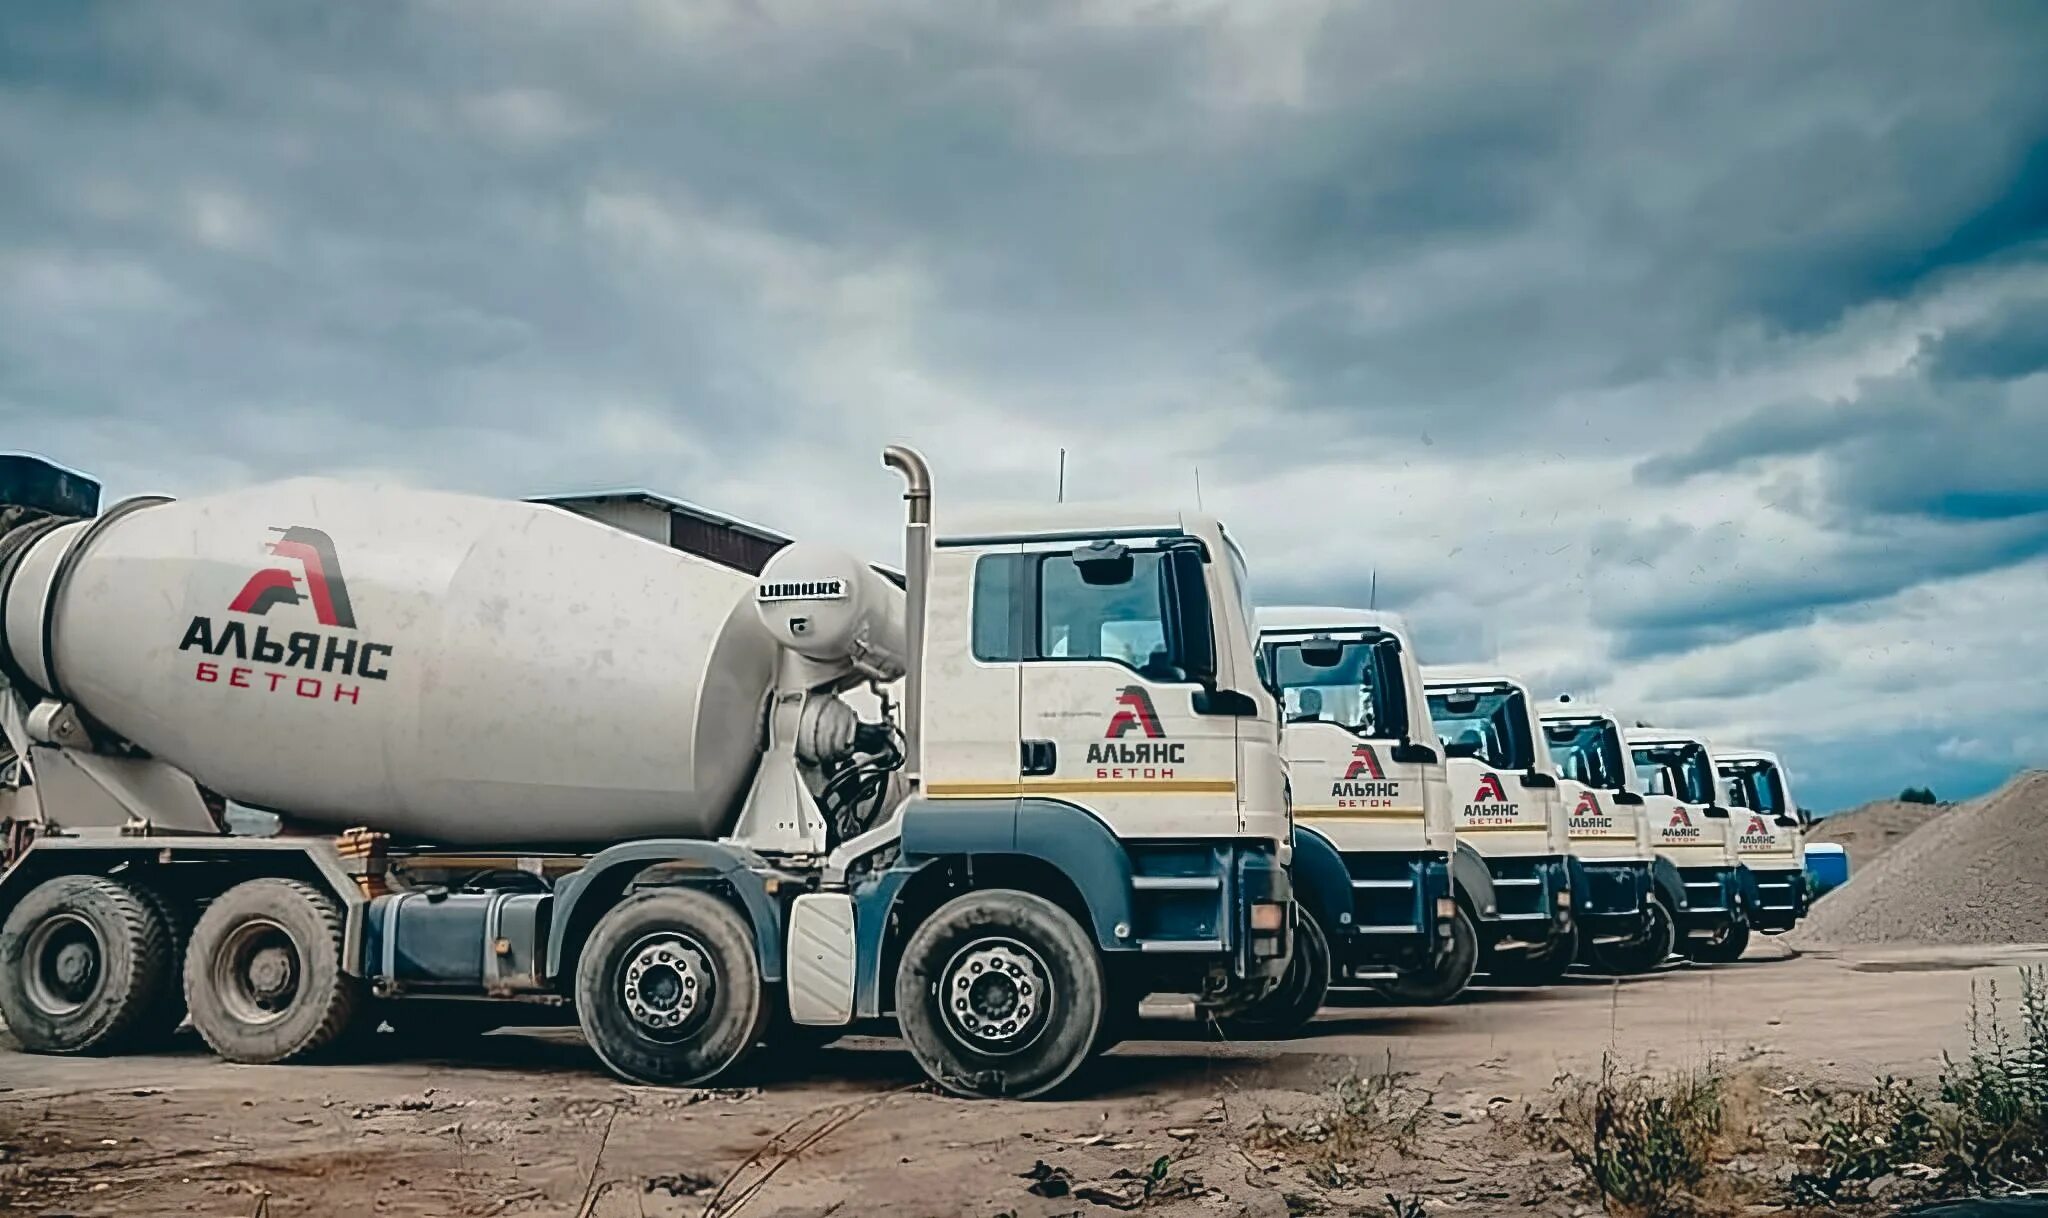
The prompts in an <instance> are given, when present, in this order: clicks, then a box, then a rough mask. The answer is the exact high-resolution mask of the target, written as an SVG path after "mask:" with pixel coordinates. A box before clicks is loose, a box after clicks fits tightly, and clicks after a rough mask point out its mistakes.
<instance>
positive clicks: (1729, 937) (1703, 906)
mask: <svg viewBox="0 0 2048 1218" xmlns="http://www.w3.org/2000/svg"><path fill="white" fill-rule="evenodd" d="M1628 748H1629V761H1630V765H1631V766H1632V767H1633V768H1634V770H1635V773H1636V783H1637V785H1638V786H1639V787H1640V788H1641V789H1642V792H1643V815H1644V817H1645V818H1647V819H1648V821H1649V826H1650V844H1651V845H1652V846H1653V847H1655V848H1656V851H1657V853H1658V854H1660V855H1662V856H1664V857H1665V858H1668V859H1670V860H1671V862H1672V865H1673V866H1675V867H1677V868H1678V874H1679V878H1680V879H1681V881H1682V882H1683V883H1684V885H1685V905H1684V907H1683V908H1681V909H1679V910H1677V911H1676V912H1677V914H1678V950H1679V951H1680V952H1681V953H1682V954H1683V955H1685V956H1687V957H1689V958H1690V959H1693V960H1696V961H1699V962H1700V963H1703V964H1721V963H1726V962H1728V961H1731V960H1734V959H1737V958H1738V957H1740V956H1741V955H1742V953H1743V951H1744V950H1745V949H1746V948H1748V946H1749V932H1750V926H1751V922H1752V914H1753V912H1754V909H1755V906H1756V903H1757V897H1756V891H1755V884H1754V882H1753V880H1752V878H1751V876H1750V873H1749V870H1748V869H1747V868H1746V867H1744V866H1743V865H1742V857H1741V855H1740V854H1739V853H1738V852H1737V850H1736V845H1735V841H1734V837H1733V835H1732V834H1731V833H1730V832H1729V830H1728V824H1729V816H1728V809H1727V808H1726V807H1723V806H1722V805H1721V804H1720V803H1719V802H1718V795H1719V780H1718V778H1717V777H1716V774H1715V768H1714V756H1713V754H1712V753H1711V752H1709V751H1708V749H1707V746H1706V743H1705V742H1704V741H1703V740H1701V739H1700V738H1699V737H1698V736H1695V735H1689V734H1687V733H1685V732H1675V731H1666V730H1663V729H1659V728H1636V729H1633V730H1631V731H1630V732H1629V733H1628Z"/></svg>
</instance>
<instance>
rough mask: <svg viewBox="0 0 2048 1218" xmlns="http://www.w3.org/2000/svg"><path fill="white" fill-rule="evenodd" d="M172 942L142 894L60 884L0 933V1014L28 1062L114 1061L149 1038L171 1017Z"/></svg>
mask: <svg viewBox="0 0 2048 1218" xmlns="http://www.w3.org/2000/svg"><path fill="white" fill-rule="evenodd" d="M175 956H176V951H175V942H174V939H173V934H172V931H171V929H170V928H169V927H168V926H167V925H166V924H165V922H164V919H163V916H162V913H161V912H160V911H159V910H158V909H157V907H156V906H155V905H153V904H152V903H151V902H150V901H149V900H148V898H147V897H145V896H144V895H143V894H142V893H140V892H139V891H137V890H136V889H134V888H132V887H130V886H128V885H127V884H123V883H121V882H120V881H119V880H110V879H108V878H106V877H105V876H97V875H69V876H60V877H59V878H57V879H54V880H48V881H45V882H44V883H43V884H41V885H40V886H38V887H36V888H35V889H33V890H31V891H30V892H29V894H28V895H27V896H25V897H23V898H22V900H21V903H20V904H18V905H16V906H15V907H14V911H13V912H12V913H10V914H8V915H7V921H6V924H5V925H4V926H0V1015H4V1016H5V1017H6V1019H7V1026H8V1028H9V1029H10V1030H12V1031H13V1033H14V1036H15V1039H17V1040H19V1041H20V1042H21V1047H22V1048H24V1049H27V1050H28V1051H29V1052H31V1053H112V1052H115V1051H118V1050H121V1049H126V1048H129V1047H132V1046H133V1045H135V1044H136V1043H138V1042H140V1041H143V1040H146V1039H148V1038H149V1036H150V1034H151V1032H152V1031H154V1030H155V1027H156V1024H157V1022H158V1020H159V1017H160V1015H161V1013H162V1012H163V1011H165V1010H166V1009H174V1008H175V1007H176V1005H177V1000H176V997H175V989H176V985H177V982H176V979H175V975H174V969H175Z"/></svg>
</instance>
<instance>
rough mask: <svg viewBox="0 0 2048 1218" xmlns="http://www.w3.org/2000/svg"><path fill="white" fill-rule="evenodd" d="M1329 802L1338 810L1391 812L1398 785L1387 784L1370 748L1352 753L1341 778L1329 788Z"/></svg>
mask: <svg viewBox="0 0 2048 1218" xmlns="http://www.w3.org/2000/svg"><path fill="white" fill-rule="evenodd" d="M1330 798H1331V799H1332V800H1334V801H1336V804H1337V806H1338V807H1339V808H1391V807H1394V806H1395V805H1396V804H1398V803H1399V802H1400V799H1401V784H1400V783H1399V782H1398V781H1395V782H1389V781H1388V780H1387V772H1386V771H1385V770H1383V769H1381V768H1380V759H1379V754H1377V753H1375V752H1373V748H1372V746H1371V745H1369V744H1361V745H1357V746H1356V747H1354V748H1353V749H1352V750H1351V764H1350V765H1347V766H1345V767H1344V777H1342V778H1340V779H1338V780H1337V781H1336V782H1333V783H1331V784H1330Z"/></svg>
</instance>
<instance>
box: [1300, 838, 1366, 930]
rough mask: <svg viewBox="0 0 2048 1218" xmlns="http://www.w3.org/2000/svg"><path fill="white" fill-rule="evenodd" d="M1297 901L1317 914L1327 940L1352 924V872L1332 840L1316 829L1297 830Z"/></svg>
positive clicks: (1310, 911) (1316, 917) (1316, 916)
mask: <svg viewBox="0 0 2048 1218" xmlns="http://www.w3.org/2000/svg"><path fill="white" fill-rule="evenodd" d="M1291 866H1292V868H1293V871H1294V899H1295V900H1296V901H1297V902H1299V903H1300V904H1301V905H1302V907H1303V908H1305V909H1306V910H1307V911H1308V912H1309V913H1312V914H1314V915H1315V919H1316V921H1317V923H1319V924H1320V925H1321V926H1322V928H1323V934H1324V936H1325V937H1329V936H1332V935H1336V934H1338V933H1339V932H1341V931H1342V930H1343V929H1344V928H1345V927H1346V926H1348V925H1349V924H1350V923H1349V921H1348V919H1349V916H1350V914H1351V907H1352V901H1351V870H1350V868H1348V867H1346V866H1345V865H1344V856H1343V854H1342V853H1340V852H1339V851H1338V849H1337V847H1336V846H1335V845H1334V844H1332V843H1331V841H1330V839H1329V838H1327V837H1324V836H1323V835H1322V834H1320V833H1317V832H1316V831H1315V830H1314V829H1304V828H1302V827H1301V826H1300V825H1296V826H1295V827H1294V861H1293V863H1292V864H1291Z"/></svg>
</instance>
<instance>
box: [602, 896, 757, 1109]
mask: <svg viewBox="0 0 2048 1218" xmlns="http://www.w3.org/2000/svg"><path fill="white" fill-rule="evenodd" d="M768 1017H769V1007H768V995H767V993H766V991H765V989H764V987H763V985H762V982H761V962H760V959H759V957H758V956H757V955H756V954H755V948H754V932H753V930H752V929H751V928H750V927H748V925H747V923H746V920H745V919H743V918H741V917H740V915H739V914H738V913H736V912H735V911H734V910H733V908H732V906H730V905H728V904H726V903H725V902H724V901H722V900H720V899H718V898H717V897H715V896H712V895H711V894H710V893H706V892H697V891H694V890H692V889H687V888H662V889H652V890H648V891H644V892H640V893H636V894H634V895H633V896H629V897H627V898H626V899H625V900H623V901H621V902H619V903H618V904H617V905H616V906H613V907H612V909H611V911H610V912H608V913H606V914H605V916H604V917H603V918H602V919H601V920H599V922H598V924H597V928H596V929H595V930H593V931H591V933H590V939H589V941H588V942H586V943H585V944H584V945H583V953H582V955H581V957H579V959H578V960H577V963H576V1020H577V1022H578V1023H579V1024H581V1025H582V1027H583V1039H584V1040H586V1041H588V1042H589V1043H590V1048H591V1050H592V1051H593V1052H595V1053H596V1054H597V1056H598V1058H599V1060H601V1061H603V1062H604V1064H605V1066H606V1068H608V1069H609V1070H610V1071H611V1072H612V1073H613V1074H616V1075H618V1076H619V1077H620V1078H623V1079H625V1080H627V1081H628V1082H635V1083H652V1084H655V1085H657V1086H704V1085H707V1084H710V1083H711V1082H713V1081H715V1080H717V1079H719V1078H722V1077H726V1076H728V1075H730V1074H732V1073H733V1072H734V1071H736V1070H737V1069H738V1068H739V1067H740V1065H741V1064H742V1063H743V1062H744V1061H745V1060H746V1059H747V1057H748V1056H749V1055H751V1054H752V1053H753V1051H754V1049H755V1047H756V1046H758V1045H759V1044H760V1043H761V1040H762V1038H763V1036H764V1035H766V1033H767V1031H768Z"/></svg>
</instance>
